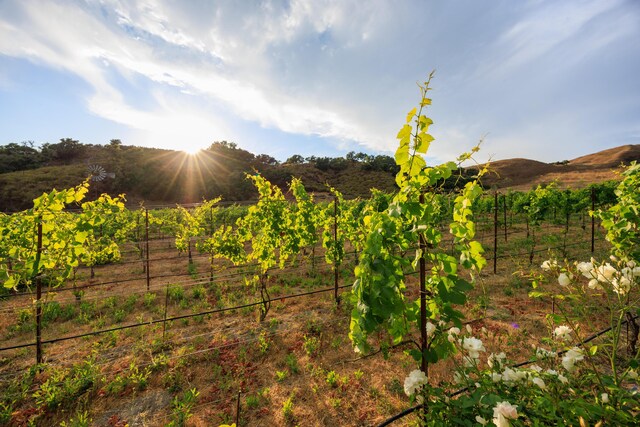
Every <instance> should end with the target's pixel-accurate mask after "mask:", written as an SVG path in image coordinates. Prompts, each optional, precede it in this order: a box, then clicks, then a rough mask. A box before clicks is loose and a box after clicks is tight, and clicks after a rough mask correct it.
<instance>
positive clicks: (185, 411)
mask: <svg viewBox="0 0 640 427" xmlns="http://www.w3.org/2000/svg"><path fill="white" fill-rule="evenodd" d="M199 395H200V393H199V392H198V391H197V390H196V389H195V388H192V389H189V390H187V391H185V392H184V394H183V395H182V397H178V396H176V397H174V399H173V401H172V403H171V407H172V409H171V416H172V420H171V422H170V423H169V424H167V427H183V426H184V425H185V423H186V422H187V420H188V419H189V418H191V417H192V416H193V414H192V413H191V410H192V409H193V407H194V405H195V404H196V400H197V398H198V396H199Z"/></svg>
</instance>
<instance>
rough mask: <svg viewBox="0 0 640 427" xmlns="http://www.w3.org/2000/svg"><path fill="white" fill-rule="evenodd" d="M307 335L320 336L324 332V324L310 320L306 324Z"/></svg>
mask: <svg viewBox="0 0 640 427" xmlns="http://www.w3.org/2000/svg"><path fill="white" fill-rule="evenodd" d="M305 329H306V330H307V333H309V334H311V335H320V333H321V332H322V324H321V323H320V322H319V321H318V320H316V319H308V320H307V322H306V324H305Z"/></svg>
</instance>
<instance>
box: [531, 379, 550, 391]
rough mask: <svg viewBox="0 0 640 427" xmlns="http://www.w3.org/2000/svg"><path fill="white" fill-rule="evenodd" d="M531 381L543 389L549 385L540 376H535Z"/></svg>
mask: <svg viewBox="0 0 640 427" xmlns="http://www.w3.org/2000/svg"><path fill="white" fill-rule="evenodd" d="M531 382H532V383H534V384H535V385H537V386H538V387H540V388H541V389H542V390H544V389H546V388H547V385H546V384H545V383H544V381H543V380H542V378H540V377H535V378H534V379H532V380H531Z"/></svg>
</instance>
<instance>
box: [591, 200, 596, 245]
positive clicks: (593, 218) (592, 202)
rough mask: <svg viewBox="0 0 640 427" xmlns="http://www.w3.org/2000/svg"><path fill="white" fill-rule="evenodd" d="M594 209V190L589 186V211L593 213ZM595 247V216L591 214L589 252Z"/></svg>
mask: <svg viewBox="0 0 640 427" xmlns="http://www.w3.org/2000/svg"><path fill="white" fill-rule="evenodd" d="M595 210H596V190H595V188H593V187H591V211H592V212H593V213H595ZM595 248H596V217H595V215H593V214H591V253H593V252H594V251H595Z"/></svg>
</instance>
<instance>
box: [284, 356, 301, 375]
mask: <svg viewBox="0 0 640 427" xmlns="http://www.w3.org/2000/svg"><path fill="white" fill-rule="evenodd" d="M285 362H286V363H287V366H288V367H289V370H290V371H291V373H293V374H297V373H299V372H300V367H299V366H298V358H297V357H296V355H295V354H293V353H289V354H287V356H286V357H285Z"/></svg>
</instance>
